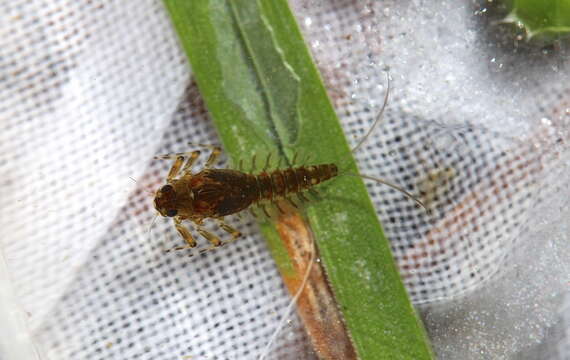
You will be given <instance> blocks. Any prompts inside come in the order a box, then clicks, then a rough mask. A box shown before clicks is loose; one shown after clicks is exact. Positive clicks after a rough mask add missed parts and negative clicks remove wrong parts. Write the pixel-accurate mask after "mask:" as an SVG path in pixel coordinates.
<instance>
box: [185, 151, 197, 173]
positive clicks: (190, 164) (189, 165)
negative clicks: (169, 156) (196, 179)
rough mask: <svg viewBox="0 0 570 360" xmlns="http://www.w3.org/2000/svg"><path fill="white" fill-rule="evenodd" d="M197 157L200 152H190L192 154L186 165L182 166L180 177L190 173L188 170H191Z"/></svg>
mask: <svg viewBox="0 0 570 360" xmlns="http://www.w3.org/2000/svg"><path fill="white" fill-rule="evenodd" d="M199 156H200V150H196V151H192V153H190V157H189V158H188V161H186V165H184V167H183V168H182V171H181V173H182V175H187V174H188V173H190V170H192V166H193V165H194V163H195V162H196V160H198V157H199Z"/></svg>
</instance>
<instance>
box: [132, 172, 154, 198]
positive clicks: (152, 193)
mask: <svg viewBox="0 0 570 360" xmlns="http://www.w3.org/2000/svg"><path fill="white" fill-rule="evenodd" d="M129 179H131V180H132V181H134V182H135V184H138V181H136V180H135V179H134V178H133V177H132V176H129ZM143 190H144V191H146V193H147V194H150V195H154V192H152V191H151V190H149V189H143Z"/></svg>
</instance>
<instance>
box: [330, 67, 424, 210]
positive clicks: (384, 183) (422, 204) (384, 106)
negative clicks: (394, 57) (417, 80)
mask: <svg viewBox="0 0 570 360" xmlns="http://www.w3.org/2000/svg"><path fill="white" fill-rule="evenodd" d="M386 79H387V85H386V94H385V95H384V102H383V103H382V108H381V109H380V112H379V113H378V115H376V119H374V123H373V124H372V126H371V127H370V129H368V131H367V132H366V134H365V135H364V136H363V137H362V139H360V141H359V142H358V144H356V146H355V147H353V148H352V150H351V152H352V153H353V154H355V153H356V152H357V151H358V150H360V148H361V147H362V145H364V143H366V141H367V140H368V139H369V138H370V135H371V134H372V132H374V129H375V128H376V126H377V125H378V124H379V123H380V121H381V120H382V118H383V116H384V110H386V106H387V105H388V100H389V98H390V74H389V73H386ZM340 175H350V176H357V177H361V178H363V179H368V180H372V181H376V182H377V183H379V184H383V185H386V186H389V187H391V188H392V189H394V190H397V191H399V192H401V193H402V194H404V195H405V196H406V197H408V198H409V199H411V200H413V201H414V202H415V203H416V204H418V205H419V206H421V207H422V208H424V209H425V210H426V211H427V212H428V213H430V212H431V211H430V210H429V209H428V208H427V207H426V206H425V205H424V203H423V202H421V201H420V200H419V199H418V198H417V197H415V196H414V195H412V194H410V193H409V192H407V191H406V190H404V189H403V188H402V187H401V186H398V185H395V184H392V183H390V182H388V181H386V180H382V179H380V178H377V177H374V176H370V175H366V174H359V173H350V172H341V174H340Z"/></svg>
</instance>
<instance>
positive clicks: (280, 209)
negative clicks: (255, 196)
mask: <svg viewBox="0 0 570 360" xmlns="http://www.w3.org/2000/svg"><path fill="white" fill-rule="evenodd" d="M274 204H275V207H276V208H277V210H279V213H281V214H282V215H283V214H285V210H283V208H282V207H281V206H279V203H278V202H277V201H275V202H274Z"/></svg>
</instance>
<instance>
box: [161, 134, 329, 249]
mask: <svg viewBox="0 0 570 360" xmlns="http://www.w3.org/2000/svg"><path fill="white" fill-rule="evenodd" d="M200 146H203V147H209V148H211V149H212V153H211V155H210V157H209V158H208V160H207V161H206V165H205V168H204V169H203V170H202V171H200V172H198V173H195V174H193V173H192V172H191V168H192V165H193V164H194V163H195V161H196V160H197V159H198V157H199V156H200V151H198V150H197V151H194V152H191V153H180V154H174V155H166V156H162V157H160V158H162V159H164V158H171V157H174V158H175V161H174V164H173V165H172V167H171V169H170V171H169V173H168V176H167V178H166V185H163V186H162V187H161V188H160V189H159V190H158V191H157V192H156V196H155V198H154V206H155V208H156V210H157V211H158V212H159V214H160V215H162V216H164V217H171V218H173V220H174V226H175V227H176V230H178V232H179V233H180V235H181V236H182V238H184V241H185V242H186V246H183V247H178V248H175V250H180V249H187V248H194V247H196V245H197V243H196V240H195V239H194V237H193V236H192V234H191V233H190V231H189V230H188V229H187V228H185V227H184V226H183V225H182V221H184V220H189V221H191V222H193V223H194V224H195V225H196V230H197V231H198V233H199V234H200V235H202V236H203V237H204V238H206V239H207V240H208V241H209V242H210V243H211V246H210V247H209V248H206V249H203V250H201V252H205V251H208V250H210V249H211V248H214V247H219V246H222V245H224V244H225V243H224V242H222V241H221V240H220V239H219V238H218V237H217V236H216V235H214V234H212V233H211V232H209V231H207V230H205V229H204V228H203V227H202V225H203V222H204V220H205V219H207V218H211V219H214V220H215V221H217V222H218V224H219V226H220V227H221V228H222V229H223V230H225V231H226V232H228V233H229V234H230V235H231V236H232V241H233V240H235V239H237V238H238V237H239V236H240V232H239V231H238V230H236V229H234V228H233V227H231V226H230V225H228V224H226V223H225V222H224V221H223V217H224V216H227V215H232V214H236V213H239V212H241V211H243V210H246V209H248V208H250V207H251V206H252V205H255V204H258V205H260V207H261V209H262V210H263V212H264V213H265V214H266V216H269V213H268V212H267V209H266V208H265V207H264V205H263V203H262V202H265V201H268V202H273V203H274V204H275V206H276V207H277V209H278V210H279V211H281V212H282V211H283V210H282V209H281V208H280V207H279V204H278V203H276V202H275V200H277V199H285V200H287V201H288V202H289V203H290V204H292V205H293V206H295V207H297V204H296V203H295V202H294V201H293V200H292V199H291V198H290V196H291V195H296V196H297V198H298V199H299V200H300V201H302V202H305V201H308V199H307V198H306V197H305V196H304V195H303V192H304V191H306V190H310V189H312V188H313V187H314V186H315V185H318V184H320V183H322V182H323V181H327V180H329V179H331V178H333V177H335V176H337V175H338V168H337V166H336V165H335V164H321V165H315V166H300V167H296V168H287V169H283V170H279V169H278V170H273V171H270V172H267V171H266V170H267V166H266V168H265V169H264V171H262V172H261V173H259V174H257V175H254V174H249V173H246V172H243V171H240V170H232V169H213V168H211V166H212V164H213V163H214V162H215V161H216V159H217V158H218V156H219V155H220V153H221V149H220V148H219V147H217V146H210V145H200ZM267 163H269V158H268V160H267Z"/></svg>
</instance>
